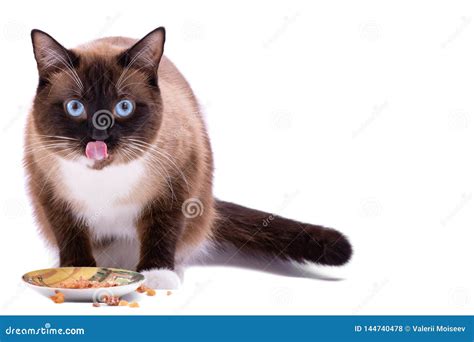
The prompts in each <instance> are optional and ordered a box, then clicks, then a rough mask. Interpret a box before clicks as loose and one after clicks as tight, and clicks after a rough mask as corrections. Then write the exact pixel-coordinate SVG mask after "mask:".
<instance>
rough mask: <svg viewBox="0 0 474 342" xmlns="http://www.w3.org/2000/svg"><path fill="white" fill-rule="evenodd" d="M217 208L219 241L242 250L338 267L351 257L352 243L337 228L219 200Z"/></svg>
mask: <svg viewBox="0 0 474 342" xmlns="http://www.w3.org/2000/svg"><path fill="white" fill-rule="evenodd" d="M216 209H217V213H218V215H219V219H218V222H217V226H216V230H215V235H214V238H215V240H216V242H217V243H218V244H219V243H220V244H222V243H231V244H232V245H234V246H235V247H236V248H237V249H239V250H241V251H243V252H248V253H255V254H263V255H267V256H270V257H276V258H280V259H283V260H294V261H296V262H300V263H303V262H313V263H317V264H321V265H333V266H339V265H343V264H345V263H346V262H348V261H349V259H350V258H351V255H352V247H351V244H350V243H349V241H348V240H347V238H346V237H345V236H344V235H343V234H342V233H340V232H338V231H337V230H334V229H331V228H326V227H323V226H317V225H313V224H307V223H302V222H298V221H293V220H290V219H287V218H284V217H281V216H276V215H273V214H270V213H266V212H263V211H259V210H255V209H250V208H246V207H244V206H241V205H238V204H234V203H230V202H224V201H220V200H216Z"/></svg>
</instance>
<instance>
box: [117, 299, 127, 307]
mask: <svg viewBox="0 0 474 342" xmlns="http://www.w3.org/2000/svg"><path fill="white" fill-rule="evenodd" d="M118 305H119V306H128V302H127V301H126V300H123V299H122V300H121V301H120V302H119V304H118Z"/></svg>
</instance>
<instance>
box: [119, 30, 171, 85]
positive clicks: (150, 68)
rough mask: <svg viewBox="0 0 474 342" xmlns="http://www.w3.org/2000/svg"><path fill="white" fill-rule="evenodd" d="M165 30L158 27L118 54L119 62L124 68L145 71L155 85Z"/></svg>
mask: <svg viewBox="0 0 474 342" xmlns="http://www.w3.org/2000/svg"><path fill="white" fill-rule="evenodd" d="M165 37H166V31H165V28H164V27H158V28H157V29H154V30H153V31H151V32H150V33H148V34H147V35H146V36H145V37H143V38H142V39H140V40H139V41H138V42H137V43H135V45H133V46H132V47H131V48H129V49H128V50H126V51H125V52H123V53H122V54H121V55H120V56H119V63H120V64H121V65H122V66H123V67H124V68H136V69H140V70H142V71H145V72H146V73H148V74H149V76H150V81H151V82H152V84H154V85H157V84H158V82H157V70H158V66H159V64H160V60H161V57H162V56H163V50H164V45H165Z"/></svg>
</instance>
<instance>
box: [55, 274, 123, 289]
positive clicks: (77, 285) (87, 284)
mask: <svg viewBox="0 0 474 342" xmlns="http://www.w3.org/2000/svg"><path fill="white" fill-rule="evenodd" d="M114 286H118V284H116V283H113V282H111V281H107V282H98V281H97V280H87V279H83V278H82V277H81V278H79V279H75V280H71V281H65V282H61V283H59V285H58V287H60V288H62V289H93V288H94V289H95V288H99V287H114Z"/></svg>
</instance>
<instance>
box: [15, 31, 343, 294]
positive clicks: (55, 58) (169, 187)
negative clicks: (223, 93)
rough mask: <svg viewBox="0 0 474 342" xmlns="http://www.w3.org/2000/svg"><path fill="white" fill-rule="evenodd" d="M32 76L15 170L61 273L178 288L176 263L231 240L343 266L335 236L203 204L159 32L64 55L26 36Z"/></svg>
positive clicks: (208, 155) (184, 113)
mask: <svg viewBox="0 0 474 342" xmlns="http://www.w3.org/2000/svg"><path fill="white" fill-rule="evenodd" d="M31 38H32V43H33V52H34V57H35V59H36V64H37V68H38V75H39V81H38V86H37V90H36V95H35V98H34V101H33V106H32V109H31V111H30V113H29V115H28V119H27V124H26V135H25V137H26V138H25V150H24V164H25V169H26V174H27V177H28V182H27V187H28V192H29V195H30V197H31V202H32V205H33V209H34V213H35V218H36V221H37V223H38V226H39V228H40V232H41V233H42V235H43V237H44V238H45V239H46V241H48V242H49V244H50V245H51V246H53V248H56V249H57V251H58V254H59V264H60V266H62V267H65V266H103V267H120V268H126V269H134V270H137V271H138V272H141V273H142V274H144V275H145V279H146V285H147V286H149V287H152V288H160V289H171V288H177V287H178V286H180V283H181V281H182V266H183V265H185V264H186V261H187V260H190V259H191V258H194V257H199V255H200V254H201V253H205V252H206V251H208V250H212V249H213V248H221V247H225V246H227V245H233V246H235V247H236V248H237V249H238V250H240V251H243V252H248V253H252V254H256V255H262V256H267V257H273V258H279V259H282V260H291V261H296V262H301V263H303V262H312V263H318V264H322V265H342V264H345V263H346V262H347V261H348V260H349V259H350V258H351V255H352V247H351V244H350V243H349V241H348V239H347V238H346V237H345V236H344V235H343V234H341V233H340V232H339V231H336V230H334V229H330V228H326V227H323V226H317V225H311V224H305V223H301V222H297V221H293V220H290V219H286V218H283V217H280V216H275V215H272V214H269V213H266V212H262V211H259V210H254V209H250V208H246V207H243V206H240V205H237V204H233V203H230V202H225V201H221V200H218V199H215V198H214V197H213V193H212V174H213V156H212V151H211V146H210V142H209V137H208V134H207V131H206V126H205V124H204V122H203V118H202V116H201V111H200V107H199V104H198V101H197V100H196V97H195V95H194V93H193V91H192V90H191V88H190V86H189V84H188V83H187V81H186V80H185V78H184V77H183V76H182V75H181V73H180V72H179V71H178V69H177V68H176V67H175V65H174V64H173V63H172V62H171V61H170V60H169V59H168V58H166V56H164V55H163V49H164V44H165V29H164V28H163V27H159V28H157V29H155V30H153V31H151V32H150V33H148V34H147V35H146V36H145V37H143V38H142V39H140V40H135V39H131V38H124V37H109V38H101V39H98V40H94V41H92V42H89V43H87V44H84V45H80V46H78V47H76V48H73V49H66V48H65V47H63V46H62V45H61V44H60V43H58V42H57V41H56V40H55V39H54V38H52V37H51V36H50V35H48V34H47V33H45V32H43V31H40V30H36V29H35V30H33V31H32V32H31Z"/></svg>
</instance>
